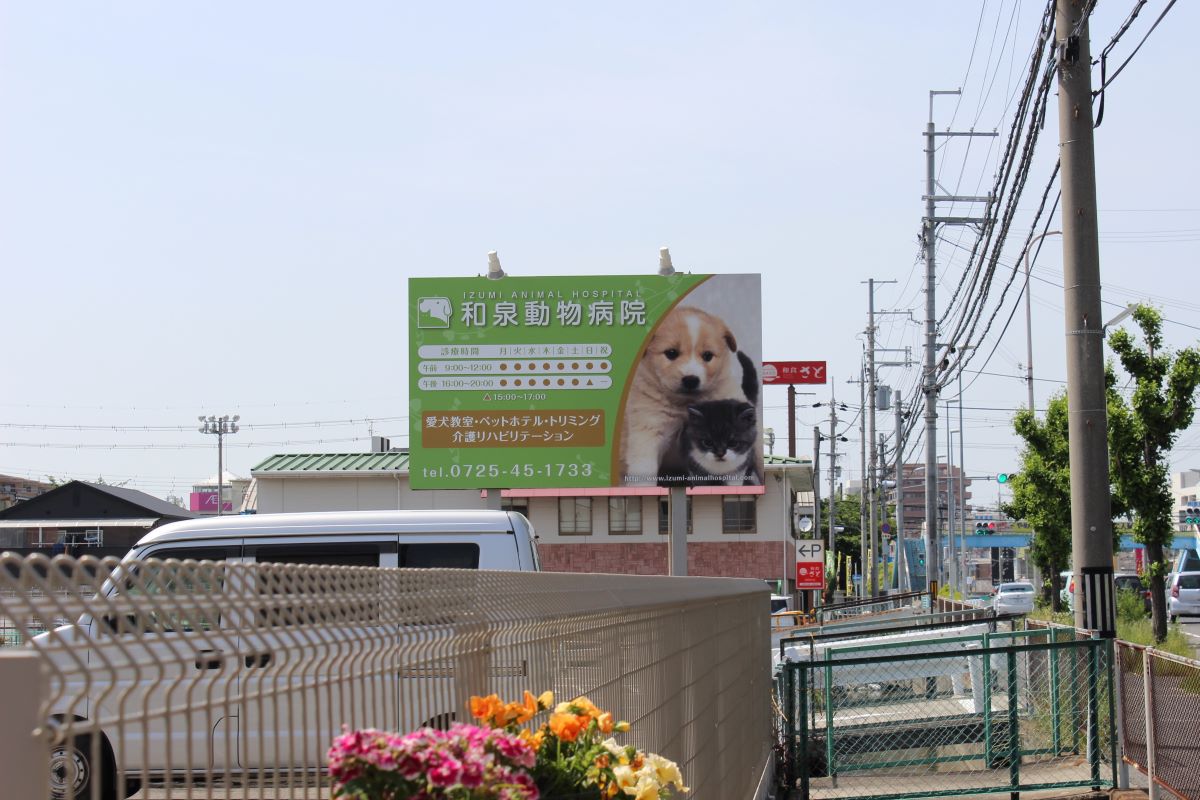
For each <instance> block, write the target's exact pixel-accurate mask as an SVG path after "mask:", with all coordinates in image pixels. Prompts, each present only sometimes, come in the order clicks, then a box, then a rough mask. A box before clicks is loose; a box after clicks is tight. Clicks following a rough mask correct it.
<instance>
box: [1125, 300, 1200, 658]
mask: <svg viewBox="0 0 1200 800" xmlns="http://www.w3.org/2000/svg"><path fill="white" fill-rule="evenodd" d="M1133 320H1134V322H1136V323H1137V325H1138V327H1139V328H1140V329H1141V333H1142V346H1138V344H1137V343H1136V342H1135V341H1134V337H1133V335H1132V334H1131V333H1129V332H1128V331H1126V330H1125V329H1124V328H1121V329H1119V330H1116V331H1114V332H1113V333H1112V334H1111V335H1110V336H1109V337H1108V343H1109V346H1110V347H1112V349H1113V352H1114V353H1116V354H1117V358H1118V360H1119V361H1120V362H1121V366H1122V367H1123V368H1124V370H1125V372H1127V373H1128V374H1129V377H1130V378H1131V379H1132V380H1133V382H1134V389H1133V395H1132V396H1131V397H1130V400H1129V407H1128V408H1129V411H1128V415H1127V417H1125V418H1124V419H1123V420H1114V419H1113V418H1112V416H1111V414H1110V420H1109V429H1110V440H1111V441H1112V444H1110V450H1112V451H1113V455H1114V465H1113V480H1114V482H1115V483H1116V485H1117V486H1118V487H1119V488H1120V490H1121V492H1122V494H1123V495H1124V496H1125V497H1126V498H1128V502H1129V507H1130V510H1131V511H1132V512H1133V515H1134V519H1133V536H1134V539H1136V540H1137V541H1138V542H1139V543H1141V544H1142V545H1144V546H1145V548H1146V563H1147V567H1148V569H1149V573H1150V597H1151V602H1152V604H1153V611H1152V618H1153V627H1154V638H1155V641H1159V642H1161V641H1162V640H1164V639H1165V638H1166V636H1167V607H1166V586H1165V580H1164V579H1165V577H1166V574H1167V570H1168V568H1169V567H1168V564H1167V561H1166V558H1165V554H1164V550H1165V549H1166V547H1167V545H1169V544H1170V542H1171V540H1172V538H1173V537H1174V534H1175V521H1174V518H1173V517H1174V515H1173V513H1172V512H1173V511H1174V509H1173V503H1172V499H1171V484H1170V475H1169V474H1168V472H1167V468H1168V464H1167V460H1166V459H1165V458H1164V457H1163V456H1164V455H1165V454H1166V453H1167V452H1168V451H1169V450H1170V449H1171V447H1172V446H1173V445H1174V444H1175V438H1176V436H1177V435H1178V433H1179V431H1181V430H1183V429H1185V428H1187V427H1188V426H1189V425H1191V424H1192V418H1193V417H1194V416H1195V412H1196V387H1197V386H1198V385H1200V350H1197V349H1196V348H1191V347H1189V348H1184V349H1182V350H1179V351H1177V352H1175V353H1172V352H1170V351H1169V350H1164V349H1163V340H1162V315H1161V314H1160V313H1159V312H1158V310H1157V309H1155V308H1153V307H1151V306H1146V305H1138V306H1136V307H1135V308H1134V311H1133ZM1114 423H1115V424H1114ZM1112 437H1115V438H1112Z"/></svg>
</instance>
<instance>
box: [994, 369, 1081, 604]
mask: <svg viewBox="0 0 1200 800" xmlns="http://www.w3.org/2000/svg"><path fill="white" fill-rule="evenodd" d="M1013 428H1014V429H1015V430H1016V432H1017V435H1018V436H1020V437H1021V438H1022V439H1024V440H1025V447H1024V448H1023V449H1022V450H1021V466H1020V471H1019V472H1018V473H1017V474H1016V476H1015V477H1013V478H1012V479H1011V480H1010V483H1009V486H1011V487H1012V498H1013V499H1012V502H1011V503H1005V504H1003V505H1002V506H1001V510H1002V511H1003V512H1004V513H1005V514H1007V515H1008V516H1009V517H1012V518H1013V519H1023V520H1025V521H1026V522H1027V523H1029V526H1030V527H1031V528H1033V531H1034V533H1033V538H1032V539H1031V540H1030V545H1029V557H1030V558H1031V559H1032V560H1033V563H1034V564H1036V565H1037V567H1038V569H1039V570H1041V572H1042V575H1049V576H1050V583H1051V585H1050V603H1051V607H1052V608H1053V609H1054V610H1055V611H1060V610H1062V600H1061V596H1060V592H1061V591H1062V578H1061V573H1062V572H1063V570H1065V569H1066V568H1067V567H1068V566H1070V563H1071V471H1070V466H1069V463H1070V457H1069V453H1068V450H1067V395H1066V392H1059V393H1058V394H1056V395H1055V396H1053V397H1051V398H1050V405H1049V408H1047V410H1046V418H1045V419H1044V420H1039V419H1038V418H1037V417H1036V416H1034V414H1033V412H1032V411H1030V410H1029V409H1022V410H1021V411H1018V412H1017V414H1016V417H1014V418H1013Z"/></svg>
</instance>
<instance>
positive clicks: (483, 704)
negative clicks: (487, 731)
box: [471, 694, 504, 725]
mask: <svg viewBox="0 0 1200 800" xmlns="http://www.w3.org/2000/svg"><path fill="white" fill-rule="evenodd" d="M503 713H504V704H503V703H501V702H500V696H499V695H495V694H489V695H488V696H487V697H479V696H477V695H476V696H472V697H471V716H472V717H474V718H475V719H477V720H479V721H481V722H487V723H489V724H491V725H495V724H496V720H497V718H498V717H499V716H501V715H503Z"/></svg>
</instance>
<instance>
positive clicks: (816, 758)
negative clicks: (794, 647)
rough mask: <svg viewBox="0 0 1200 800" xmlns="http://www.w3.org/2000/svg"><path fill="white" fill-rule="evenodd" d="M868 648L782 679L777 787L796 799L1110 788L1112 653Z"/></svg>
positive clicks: (837, 650)
mask: <svg viewBox="0 0 1200 800" xmlns="http://www.w3.org/2000/svg"><path fill="white" fill-rule="evenodd" d="M978 627H982V626H978ZM1060 638H1063V640H1062V641H1056V640H1058V639H1060ZM872 642H873V640H866V641H864V642H854V643H852V645H851V646H826V647H825V648H824V651H823V652H822V653H821V654H820V655H819V656H816V657H814V658H813V660H811V661H808V662H804V661H798V662H791V663H786V664H784V665H783V667H782V670H781V673H780V686H779V691H780V693H781V696H782V699H783V702H782V704H781V705H782V706H783V709H782V710H783V714H784V715H785V718H786V719H787V720H789V721H790V724H789V725H788V726H787V729H788V730H789V731H790V735H789V736H788V737H787V738H786V740H785V747H786V751H787V753H786V755H787V757H786V758H785V779H786V780H787V781H788V783H789V785H793V786H794V787H795V788H797V789H798V790H799V792H800V796H802V797H813V798H860V797H861V798H900V797H918V796H920V797H930V796H951V795H959V794H973V793H979V792H996V791H1013V792H1016V791H1034V790H1038V789H1051V788H1067V787H1095V788H1097V789H1098V788H1100V787H1104V786H1112V785H1114V783H1115V777H1116V776H1115V763H1114V762H1115V739H1114V737H1113V730H1114V729H1113V725H1112V719H1113V709H1114V705H1113V694H1112V674H1113V673H1112V663H1111V657H1110V653H1111V643H1110V642H1108V641H1104V640H1098V639H1097V640H1092V639H1088V640H1084V641H1075V640H1074V637H1060V636H1059V635H1058V634H1057V633H1056V632H1053V631H1044V630H1042V631H1013V632H1008V633H999V634H994V633H991V632H987V631H985V632H983V633H980V634H972V635H962V636H943V637H940V638H937V639H927V640H922V641H907V642H905V641H893V642H883V643H881V642H878V641H874V643H872Z"/></svg>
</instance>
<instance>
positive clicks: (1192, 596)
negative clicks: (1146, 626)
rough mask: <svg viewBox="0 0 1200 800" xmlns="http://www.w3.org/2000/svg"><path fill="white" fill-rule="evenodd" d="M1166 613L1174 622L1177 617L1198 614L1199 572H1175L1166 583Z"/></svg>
mask: <svg viewBox="0 0 1200 800" xmlns="http://www.w3.org/2000/svg"><path fill="white" fill-rule="evenodd" d="M1167 614H1168V616H1169V618H1170V620H1171V622H1174V621H1175V620H1176V619H1178V618H1179V617H1195V616H1200V572H1176V573H1174V574H1172V575H1171V577H1170V580H1169V581H1168V583H1167Z"/></svg>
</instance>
